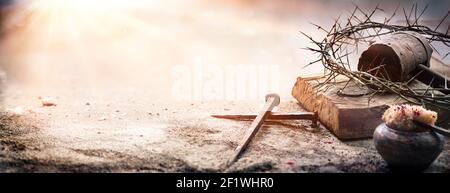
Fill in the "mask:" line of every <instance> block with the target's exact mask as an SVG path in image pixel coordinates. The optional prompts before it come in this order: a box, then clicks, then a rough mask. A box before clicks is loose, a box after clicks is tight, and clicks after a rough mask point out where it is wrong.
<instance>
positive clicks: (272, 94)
mask: <svg viewBox="0 0 450 193" xmlns="http://www.w3.org/2000/svg"><path fill="white" fill-rule="evenodd" d="M269 98H273V99H274V105H275V106H278V105H279V104H280V96H279V95H278V94H276V93H270V94H267V95H266V101H268V100H269Z"/></svg>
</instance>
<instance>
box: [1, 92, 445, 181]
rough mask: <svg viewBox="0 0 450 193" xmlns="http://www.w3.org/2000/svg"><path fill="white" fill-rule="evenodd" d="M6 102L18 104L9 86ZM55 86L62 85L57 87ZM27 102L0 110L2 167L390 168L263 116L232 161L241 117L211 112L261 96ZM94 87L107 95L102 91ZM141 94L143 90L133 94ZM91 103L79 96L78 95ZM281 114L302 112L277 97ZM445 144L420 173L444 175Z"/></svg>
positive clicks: (362, 148) (299, 125)
mask: <svg viewBox="0 0 450 193" xmlns="http://www.w3.org/2000/svg"><path fill="white" fill-rule="evenodd" d="M9 91H10V92H9V93H10V94H11V99H10V100H8V106H9V105H11V106H12V107H14V106H16V104H15V103H20V104H23V103H24V101H25V98H22V97H21V96H20V95H15V94H12V93H17V92H16V91H17V89H12V90H9ZM59 93H62V92H59ZM70 93H71V94H75V93H78V92H77V90H71V91H68V93H66V95H64V97H57V101H58V102H57V106H54V107H42V106H41V104H40V101H39V100H38V99H37V98H36V99H31V100H28V101H29V104H27V105H28V106H26V108H25V109H26V110H24V112H23V114H22V115H11V113H6V114H5V113H2V116H1V130H0V136H1V137H0V149H1V153H0V171H2V172H389V169H388V168H387V167H386V164H385V163H384V162H383V161H382V160H381V158H380V156H379V155H378V154H377V152H376V150H375V149H374V147H373V143H372V141H371V140H360V141H353V142H342V141H339V140H337V138H335V137H334V136H333V135H332V134H330V132H329V131H328V130H326V129H324V128H323V127H320V128H311V127H309V123H308V122H307V121H292V122H283V123H280V122H269V123H267V124H266V125H265V126H264V127H263V128H262V129H261V130H260V132H259V133H258V135H257V136H256V138H255V139H254V140H253V141H252V143H251V145H250V146H249V148H248V150H247V151H246V152H245V153H244V154H243V156H242V157H241V158H240V159H239V160H238V161H237V162H236V163H235V164H234V165H233V166H231V167H228V168H227V167H224V163H225V162H226V161H227V159H228V158H229V156H230V155H231V154H232V152H233V149H234V147H235V146H236V145H237V142H238V141H239V140H240V137H241V136H242V134H243V132H244V131H245V129H246V127H247V126H249V122H241V121H233V120H220V119H214V118H210V117H209V114H211V113H246V112H255V111H257V109H258V108H259V106H260V105H259V104H260V102H246V103H233V102H214V103H170V104H169V103H164V102H159V103H155V102H154V101H151V100H148V99H145V97H137V96H145V95H144V94H143V93H136V92H132V93H128V94H129V95H127V94H125V93H123V94H122V95H120V97H116V96H113V95H111V97H109V98H108V100H107V101H105V100H101V99H99V98H102V97H99V98H89V97H81V96H79V95H78V97H81V98H84V99H86V100H78V97H70V96H71V94H70ZM103 93H107V91H104V92H103ZM141 94H142V95H141ZM88 98H89V99H90V100H87V99H88ZM279 110H280V111H286V112H296V111H302V109H301V107H299V106H298V104H296V103H295V102H293V101H285V102H283V103H282V104H281V106H280V107H279ZM449 145H450V144H449V143H448V142H447V143H446V146H445V149H446V150H444V152H443V153H442V154H441V156H440V157H439V158H438V159H437V161H436V162H435V163H434V164H433V165H432V166H431V167H430V169H429V170H428V172H449V171H450V170H449V167H450V165H449V164H448V163H449V161H450V160H449V154H450V151H449V150H448V149H449Z"/></svg>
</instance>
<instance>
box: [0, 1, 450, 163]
mask: <svg viewBox="0 0 450 193" xmlns="http://www.w3.org/2000/svg"><path fill="white" fill-rule="evenodd" d="M44 2H45V1H44ZM47 2H60V1H47ZM78 2H80V3H78ZM92 2H94V1H81V0H80V1H73V3H74V7H75V8H73V7H67V6H66V5H65V4H61V3H60V4H57V5H56V6H55V5H53V7H52V6H47V5H44V6H43V7H40V6H42V5H37V6H35V7H34V8H37V9H20V10H21V11H19V12H17V15H18V17H17V18H16V20H14V21H12V22H11V23H10V25H9V26H8V27H9V28H8V30H10V31H9V33H8V31H7V32H4V36H3V37H2V40H1V46H0V58H1V60H0V67H2V68H4V69H6V71H7V73H8V82H7V83H6V85H7V86H6V87H5V88H4V89H3V88H2V90H0V91H1V92H2V93H4V97H2V101H1V104H0V106H2V108H1V109H2V110H1V116H0V172H388V171H389V170H388V169H387V168H386V165H385V163H384V162H383V161H382V160H381V157H380V156H379V155H378V154H377V152H376V151H375V149H374V147H373V143H372V141H371V140H362V141H354V142H342V141H339V140H337V139H336V138H335V137H334V136H333V135H332V134H331V133H330V132H328V131H327V130H326V129H325V128H323V127H320V128H310V127H309V126H308V125H309V123H307V122H302V121H294V122H282V123H278V122H272V123H268V124H266V125H265V126H264V127H263V128H262V129H261V130H260V132H259V133H258V135H257V136H256V138H255V139H254V140H253V141H252V143H251V145H250V146H249V148H248V150H247V151H246V152H245V153H244V154H243V156H242V157H241V158H240V159H239V160H238V162H236V163H235V164H234V165H233V166H231V167H229V168H226V167H224V166H223V165H224V163H226V161H227V159H228V158H229V156H231V154H232V152H233V149H234V148H235V146H236V145H237V142H238V141H239V140H240V139H241V136H242V134H243V133H244V131H245V129H246V127H248V126H249V125H250V123H249V122H239V121H231V120H220V119H214V118H211V117H209V115H210V114H211V113H251V112H256V111H257V110H258V108H259V107H260V106H261V102H263V101H261V100H259V99H262V97H261V95H262V96H264V94H265V93H267V92H269V91H271V92H273V91H276V92H278V93H279V94H280V95H281V96H282V104H281V106H280V107H279V111H285V112H297V111H302V109H301V107H300V106H299V105H297V104H296V103H295V102H293V99H292V97H291V96H290V89H291V88H292V86H293V84H294V82H295V79H296V77H297V76H299V75H301V74H314V73H321V72H322V69H320V68H315V67H310V68H301V66H302V65H304V64H306V63H308V62H310V61H313V60H314V59H315V58H316V57H315V56H313V55H311V54H310V52H308V51H306V50H302V49H301V48H304V47H306V46H308V42H309V41H308V40H307V39H306V38H302V37H301V35H300V34H299V32H298V31H299V30H302V31H303V32H306V33H310V34H312V35H313V36H315V37H317V38H320V37H323V34H320V33H317V31H318V30H317V29H316V28H314V27H311V24H310V22H313V23H323V24H324V25H327V24H328V25H330V24H331V23H332V22H333V19H331V18H336V17H337V16H338V15H339V14H340V13H342V12H341V10H344V9H346V8H348V7H349V6H350V5H351V4H350V2H347V3H348V4H345V3H342V2H341V1H339V2H338V1H336V2H334V1H330V2H329V1H324V2H322V1H294V0H284V1H277V3H273V2H274V1H263V0H261V1H260V0H254V1H240V0H234V1H223V2H221V1H208V3H205V2H206V1H201V0H199V1H174V0H171V1H169V0H167V1H136V2H137V3H140V2H148V4H144V5H139V6H136V7H132V8H130V9H128V8H127V6H117V7H112V8H109V7H108V8H107V9H104V8H103V7H102V6H100V7H96V6H95V3H92ZM121 2H128V1H121ZM133 2H134V1H133ZM210 2H213V3H210ZM225 2H226V3H225ZM71 3H72V1H71ZM83 3H89V4H88V5H86V4H83ZM91 3H92V4H91ZM444 3H445V2H444ZM367 4H369V6H371V4H372V3H367ZM373 4H376V3H373ZM100 5H104V4H100ZM127 5H128V4H127ZM373 6H375V5H373ZM123 7H125V8H123ZM394 7H395V6H389V5H386V8H387V9H389V8H394ZM437 7H448V6H439V5H438V6H437ZM102 8H103V9H102ZM22 11H24V12H22ZM26 11H31V12H26ZM444 11H445V12H446V11H447V10H444ZM445 12H444V13H445ZM324 13H327V14H324ZM356 59H357V58H356ZM198 61H202V64H203V65H204V66H205V67H210V66H213V65H214V66H215V68H212V69H213V70H212V71H213V72H210V71H211V69H206V71H203V72H200V73H199V74H198V73H196V71H195V68H194V67H193V66H195V65H196V63H198ZM179 65H181V67H186V68H182V70H185V71H182V73H175V75H174V73H173V72H175V71H176V69H177V66H179ZM227 65H235V66H234V67H235V68H237V69H239V70H242V69H243V67H245V66H253V68H250V69H249V70H247V71H248V72H247V74H244V78H249V79H244V80H236V79H233V78H231V79H226V81H225V80H223V79H222V80H218V81H215V80H214V78H217V77H219V76H221V75H224V74H225V72H227V71H226V70H227V68H226V66H227ZM267 65H277V66H278V68H279V69H278V70H279V73H278V74H276V73H275V74H274V75H278V77H280V78H279V79H278V82H277V83H278V85H275V86H277V89H273V90H268V89H264V85H266V84H267V82H265V81H266V79H265V78H264V76H260V75H258V77H259V79H256V78H255V79H251V78H252V77H253V76H251V75H253V74H254V73H253V72H256V71H258V70H260V69H262V71H264V70H267ZM255 66H256V67H255ZM257 66H263V67H262V68H258V67H257ZM232 67H233V66H232ZM181 75H188V76H187V77H188V78H187V80H183V79H180V77H179V76H181ZM262 75H264V74H262ZM194 77H200V79H199V80H197V79H194V80H192V78H194ZM261 77H262V78H261ZM255 80H256V81H255ZM229 81H236V82H235V83H236V84H240V85H244V84H248V85H253V86H249V87H250V88H245V87H244V89H243V90H244V91H246V93H244V97H243V98H241V99H243V100H235V98H233V97H226V96H224V95H223V94H221V93H214V92H208V90H207V88H217V86H218V85H220V84H222V83H228V82H229ZM174 83H178V84H179V83H182V84H181V86H180V85H178V87H176V86H174ZM198 85H200V87H202V88H204V89H205V88H206V89H205V90H201V89H200V95H201V96H200V97H198V98H196V96H197V95H198V94H199V93H198V92H197V91H196V90H195V89H194V90H189V89H188V90H187V92H185V93H183V92H177V93H175V94H174V93H173V92H172V91H173V90H175V91H178V89H183V88H195V87H196V86H198ZM206 85H209V86H210V87H207V86H206ZM211 85H213V86H211ZM256 87H260V88H256ZM174 88H175V89H174ZM252 89H256V90H257V92H258V94H255V93H256V91H255V90H252ZM203 91H204V92H203ZM235 91H236V90H235ZM231 93H232V94H236V93H237V91H236V92H231ZM202 94H212V95H213V96H217V98H215V99H214V97H213V99H211V98H209V99H208V98H205V96H204V95H202ZM245 94H247V95H245ZM248 94H251V96H250V95H248ZM46 96H49V97H50V99H49V101H47V102H46V104H52V103H55V104H56V106H47V107H42V104H41V101H40V100H39V97H42V98H44V97H46ZM185 96H188V97H187V100H182V101H179V100H178V99H180V98H182V97H185ZM202 101H203V102H202ZM233 101H235V102H233ZM48 102H50V103H48ZM448 147H449V143H448V142H447V144H446V146H445V151H444V152H443V153H442V154H441V156H440V157H439V158H438V159H437V161H436V162H435V163H434V164H433V165H432V167H431V168H430V169H429V170H428V171H429V172H449V171H450V170H449V169H450V164H449V163H450V160H449V154H450V151H449V150H448V149H449V148H448Z"/></svg>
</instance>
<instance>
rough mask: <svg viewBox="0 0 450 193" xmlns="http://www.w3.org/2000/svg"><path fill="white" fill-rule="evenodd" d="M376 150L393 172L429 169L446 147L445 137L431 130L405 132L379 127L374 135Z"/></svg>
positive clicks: (382, 125)
mask: <svg viewBox="0 0 450 193" xmlns="http://www.w3.org/2000/svg"><path fill="white" fill-rule="evenodd" d="M373 140H374V143H375V148H376V149H377V150H378V153H380V155H381V157H383V159H384V160H385V161H386V162H387V164H388V166H389V167H390V168H391V169H392V170H402V171H422V170H425V169H427V168H428V167H429V166H430V165H431V164H432V163H433V162H434V160H436V158H437V157H438V156H439V154H440V153H441V152H442V149H443V146H444V137H443V136H442V135H440V134H437V133H435V132H432V131H429V130H418V131H403V130H398V129H392V128H389V127H388V126H387V125H386V124H384V123H383V124H381V125H379V126H378V127H377V128H376V130H375V133H374V134H373Z"/></svg>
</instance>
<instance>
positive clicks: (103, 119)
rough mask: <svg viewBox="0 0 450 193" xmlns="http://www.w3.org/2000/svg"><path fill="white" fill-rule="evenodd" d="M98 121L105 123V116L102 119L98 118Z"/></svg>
mask: <svg viewBox="0 0 450 193" xmlns="http://www.w3.org/2000/svg"><path fill="white" fill-rule="evenodd" d="M98 120H99V121H106V117H105V116H102V117H100V118H99V119H98Z"/></svg>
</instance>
